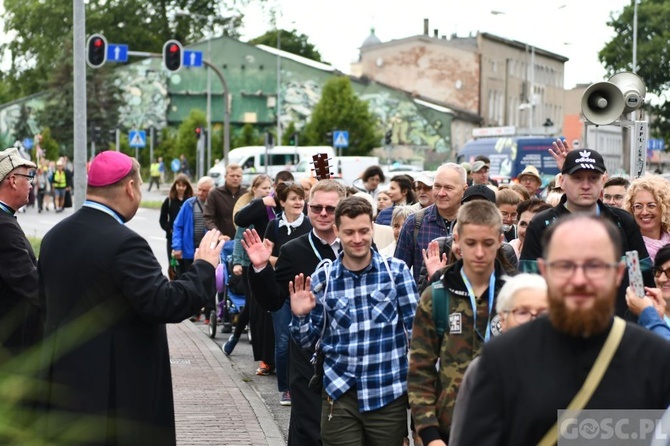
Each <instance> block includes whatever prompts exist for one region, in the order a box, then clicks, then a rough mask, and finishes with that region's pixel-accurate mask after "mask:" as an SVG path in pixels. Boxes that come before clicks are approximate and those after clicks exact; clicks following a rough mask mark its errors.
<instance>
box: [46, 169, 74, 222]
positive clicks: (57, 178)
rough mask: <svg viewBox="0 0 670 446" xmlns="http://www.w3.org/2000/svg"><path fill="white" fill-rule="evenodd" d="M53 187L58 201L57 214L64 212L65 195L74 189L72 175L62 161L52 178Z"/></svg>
mask: <svg viewBox="0 0 670 446" xmlns="http://www.w3.org/2000/svg"><path fill="white" fill-rule="evenodd" d="M51 187H52V189H53V191H54V199H55V200H56V212H63V208H64V206H65V194H67V193H68V192H69V191H70V190H71V188H72V174H71V173H70V172H69V171H67V170H65V165H64V163H63V161H62V160H59V161H58V162H57V163H56V170H55V171H54V173H53V175H52V176H51Z"/></svg>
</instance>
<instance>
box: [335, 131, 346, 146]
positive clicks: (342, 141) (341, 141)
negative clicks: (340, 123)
mask: <svg viewBox="0 0 670 446" xmlns="http://www.w3.org/2000/svg"><path fill="white" fill-rule="evenodd" d="M333 146H335V147H349V132H348V131H347V130H335V131H333Z"/></svg>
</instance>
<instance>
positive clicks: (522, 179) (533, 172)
mask: <svg viewBox="0 0 670 446" xmlns="http://www.w3.org/2000/svg"><path fill="white" fill-rule="evenodd" d="M517 179H518V180H519V184H521V185H522V186H523V187H525V188H526V190H527V191H528V193H529V194H530V196H531V197H537V191H538V189H539V188H540V186H542V177H541V176H540V172H538V170H537V167H535V166H531V165H528V166H526V168H525V169H523V171H522V172H521V173H520V174H519V175H518V176H517Z"/></svg>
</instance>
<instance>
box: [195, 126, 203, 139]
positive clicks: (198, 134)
mask: <svg viewBox="0 0 670 446" xmlns="http://www.w3.org/2000/svg"><path fill="white" fill-rule="evenodd" d="M200 138H202V127H196V128H195V139H196V141H199V140H200Z"/></svg>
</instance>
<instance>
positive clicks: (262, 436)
mask: <svg viewBox="0 0 670 446" xmlns="http://www.w3.org/2000/svg"><path fill="white" fill-rule="evenodd" d="M167 333H168V340H169V345H170V362H171V366H172V387H173V392H174V405H175V420H176V427H177V445H179V446H187V445H198V446H202V445H235V446H237V445H239V446H242V445H250V446H261V445H268V446H279V445H285V444H286V443H285V440H284V437H283V435H282V433H281V430H280V429H279V427H278V426H277V424H276V421H275V419H274V418H273V416H272V414H271V413H270V411H269V410H268V408H267V407H266V405H265V404H264V403H263V401H262V400H261V398H260V397H259V396H258V395H257V394H256V392H255V391H254V390H253V388H252V387H251V386H250V385H249V384H248V383H246V382H244V381H243V379H242V377H241V376H240V375H239V374H238V373H237V372H236V371H235V370H234V369H233V367H232V365H231V363H230V361H228V360H227V358H226V357H225V356H224V354H223V352H222V351H221V350H220V349H219V347H218V346H217V345H216V344H215V343H214V342H212V340H211V339H209V338H208V337H207V336H206V335H205V334H204V333H203V332H202V330H200V329H199V328H198V327H196V326H195V325H194V324H193V323H191V322H189V321H184V322H182V323H180V324H168V325H167Z"/></svg>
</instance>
